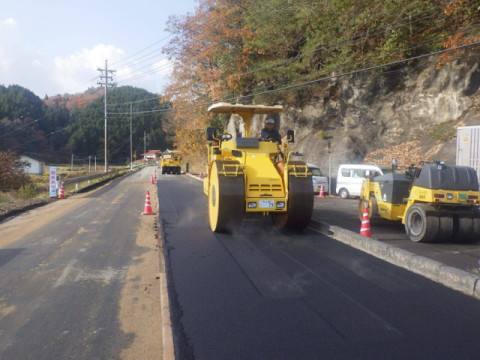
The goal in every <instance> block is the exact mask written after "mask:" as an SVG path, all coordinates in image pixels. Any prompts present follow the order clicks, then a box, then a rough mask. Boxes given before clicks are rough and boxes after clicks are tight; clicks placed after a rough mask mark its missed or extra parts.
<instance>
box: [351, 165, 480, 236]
mask: <svg viewBox="0 0 480 360" xmlns="http://www.w3.org/2000/svg"><path fill="white" fill-rule="evenodd" d="M365 204H367V205H368V212H369V215H370V223H371V224H372V225H375V223H378V222H380V221H381V220H392V221H401V222H402V224H404V225H405V231H406V233H407V236H408V237H409V239H410V240H412V241H416V242H446V241H453V242H475V241H478V240H480V212H479V204H480V192H479V182H478V176H477V173H476V172H475V170H474V169H473V168H471V167H468V166H448V165H445V164H444V163H442V162H436V163H427V164H424V165H423V166H422V167H421V168H420V167H414V166H413V165H412V166H411V167H409V168H407V169H406V171H405V172H404V173H399V172H397V171H393V172H392V173H388V174H385V175H381V176H377V177H374V178H373V179H370V178H367V179H366V180H365V181H364V182H363V185H362V192H361V195H360V201H359V206H358V212H359V218H360V219H362V213H363V210H364V206H365Z"/></svg>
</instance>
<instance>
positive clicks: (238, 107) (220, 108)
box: [208, 102, 283, 114]
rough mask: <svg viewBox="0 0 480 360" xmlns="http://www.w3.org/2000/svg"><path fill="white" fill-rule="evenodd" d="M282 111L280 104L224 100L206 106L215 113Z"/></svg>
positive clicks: (271, 112) (273, 112)
mask: <svg viewBox="0 0 480 360" xmlns="http://www.w3.org/2000/svg"><path fill="white" fill-rule="evenodd" d="M282 111H283V106H282V105H274V106H265V105H242V104H229V103H225V102H221V103H216V104H213V105H211V106H210V107H209V108H208V112H212V113H216V114H242V113H243V114H245V113H249V114H276V113H279V112H282Z"/></svg>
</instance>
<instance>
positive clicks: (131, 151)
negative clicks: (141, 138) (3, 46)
mask: <svg viewBox="0 0 480 360" xmlns="http://www.w3.org/2000/svg"><path fill="white" fill-rule="evenodd" d="M132 148H133V146H132V103H130V170H133V158H132V155H133V149H132Z"/></svg>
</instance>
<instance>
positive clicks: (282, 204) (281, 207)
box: [277, 201, 285, 209]
mask: <svg viewBox="0 0 480 360" xmlns="http://www.w3.org/2000/svg"><path fill="white" fill-rule="evenodd" d="M284 207H285V201H277V208H279V209H283V208H284Z"/></svg>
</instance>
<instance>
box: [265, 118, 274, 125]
mask: <svg viewBox="0 0 480 360" xmlns="http://www.w3.org/2000/svg"><path fill="white" fill-rule="evenodd" d="M265 124H275V120H273V119H272V118H269V119H267V120H265Z"/></svg>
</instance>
